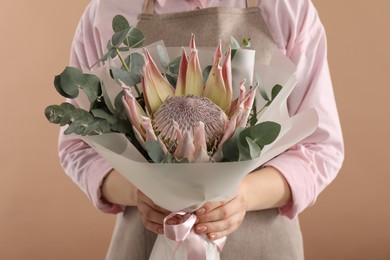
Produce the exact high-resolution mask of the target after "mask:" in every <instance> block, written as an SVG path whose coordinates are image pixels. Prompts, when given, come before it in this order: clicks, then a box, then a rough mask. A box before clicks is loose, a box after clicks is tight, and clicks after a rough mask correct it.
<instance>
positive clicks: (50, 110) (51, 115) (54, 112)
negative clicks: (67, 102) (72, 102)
mask: <svg viewBox="0 0 390 260" xmlns="http://www.w3.org/2000/svg"><path fill="white" fill-rule="evenodd" d="M64 114H65V111H64V109H63V108H62V107H60V106H58V105H51V106H48V107H46V109H45V116H46V118H47V120H49V122H50V123H52V124H59V123H60V121H61V119H62V117H63V116H64Z"/></svg>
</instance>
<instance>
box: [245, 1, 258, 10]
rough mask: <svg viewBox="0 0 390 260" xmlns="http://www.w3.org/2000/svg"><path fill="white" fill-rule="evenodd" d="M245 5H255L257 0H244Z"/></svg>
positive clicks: (249, 6) (248, 6)
mask: <svg viewBox="0 0 390 260" xmlns="http://www.w3.org/2000/svg"><path fill="white" fill-rule="evenodd" d="M246 7H247V8H251V7H257V0H246Z"/></svg>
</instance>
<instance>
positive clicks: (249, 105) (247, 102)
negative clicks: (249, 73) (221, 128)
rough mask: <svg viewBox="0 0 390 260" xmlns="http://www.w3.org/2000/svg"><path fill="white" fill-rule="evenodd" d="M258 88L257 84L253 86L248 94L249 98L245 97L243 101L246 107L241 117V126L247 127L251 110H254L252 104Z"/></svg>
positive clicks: (239, 124)
mask: <svg viewBox="0 0 390 260" xmlns="http://www.w3.org/2000/svg"><path fill="white" fill-rule="evenodd" d="M256 90H257V86H255V87H253V88H252V89H251V90H250V91H249V92H248V94H247V98H246V99H245V101H244V102H243V104H242V105H243V107H244V112H243V114H242V117H241V119H240V122H239V123H238V126H241V127H246V125H247V123H248V118H249V116H250V114H251V110H252V106H253V102H254V100H255V96H256Z"/></svg>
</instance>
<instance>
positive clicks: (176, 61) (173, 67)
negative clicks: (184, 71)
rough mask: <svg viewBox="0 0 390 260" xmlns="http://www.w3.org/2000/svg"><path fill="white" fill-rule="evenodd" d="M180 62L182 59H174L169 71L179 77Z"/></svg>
mask: <svg viewBox="0 0 390 260" xmlns="http://www.w3.org/2000/svg"><path fill="white" fill-rule="evenodd" d="M180 61H181V57H180V56H179V57H176V58H174V59H173V60H172V61H171V62H170V63H169V65H168V70H169V71H170V72H171V73H173V74H176V75H178V74H179V69H180Z"/></svg>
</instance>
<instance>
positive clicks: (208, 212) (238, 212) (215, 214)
mask: <svg viewBox="0 0 390 260" xmlns="http://www.w3.org/2000/svg"><path fill="white" fill-rule="evenodd" d="M244 190H245V187H244V185H243V184H241V185H240V187H239V189H238V191H237V193H236V195H235V196H234V197H233V198H232V199H230V200H228V201H221V202H208V203H206V204H204V205H203V206H202V207H201V208H199V209H198V210H197V211H196V215H197V217H198V223H197V224H196V226H195V231H196V232H197V233H198V234H203V233H206V234H207V237H208V239H210V240H215V239H219V238H221V237H224V236H227V235H228V234H230V233H232V232H233V231H235V230H237V229H238V228H239V227H240V225H241V223H242V221H243V220H244V217H245V213H246V210H247V205H246V198H245V192H244Z"/></svg>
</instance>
